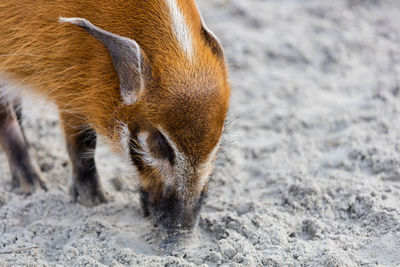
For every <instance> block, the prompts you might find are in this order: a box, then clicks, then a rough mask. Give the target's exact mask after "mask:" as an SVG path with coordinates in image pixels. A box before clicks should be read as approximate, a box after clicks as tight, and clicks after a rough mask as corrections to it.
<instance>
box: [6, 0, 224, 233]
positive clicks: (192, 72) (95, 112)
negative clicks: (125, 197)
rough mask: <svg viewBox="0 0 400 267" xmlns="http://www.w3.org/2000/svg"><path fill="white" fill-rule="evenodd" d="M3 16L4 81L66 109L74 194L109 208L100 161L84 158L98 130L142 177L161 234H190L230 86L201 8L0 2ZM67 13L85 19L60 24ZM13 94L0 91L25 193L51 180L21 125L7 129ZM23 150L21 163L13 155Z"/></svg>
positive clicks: (170, 2)
mask: <svg viewBox="0 0 400 267" xmlns="http://www.w3.org/2000/svg"><path fill="white" fill-rule="evenodd" d="M0 17H1V19H0V36H1V38H0V77H3V78H6V79H7V80H9V81H10V80H11V81H13V82H14V83H17V84H19V85H24V86H23V88H24V90H33V91H35V92H37V93H39V94H43V95H45V96H46V97H47V98H49V99H51V100H53V101H54V102H55V103H56V104H57V106H58V107H59V110H60V115H61V119H62V122H63V126H64V130H65V133H66V138H67V145H68V151H69V154H70V157H71V161H72V166H73V179H72V187H71V193H72V195H73V197H74V199H76V200H78V201H80V202H81V203H83V204H86V205H93V204H97V203H102V202H105V201H106V198H105V196H104V194H103V193H102V190H101V186H100V183H99V180H98V176H97V172H96V168H95V163H94V160H93V159H92V158H87V155H86V157H83V155H85V154H87V152H88V151H90V150H91V149H93V148H95V144H96V133H98V134H101V135H104V136H106V137H107V138H108V140H109V141H110V144H111V145H113V146H114V147H115V148H116V150H117V151H119V152H120V153H122V154H124V155H125V156H126V157H127V158H129V160H130V161H131V162H132V165H135V166H136V167H137V169H138V170H139V172H140V173H141V189H142V192H143V193H142V200H143V205H144V209H145V212H146V213H150V214H152V215H153V216H154V218H155V219H156V221H158V222H159V223H160V225H162V226H164V227H166V228H179V227H180V226H185V225H187V226H188V227H189V228H190V227H191V226H192V225H193V221H195V220H194V218H193V217H196V216H195V215H196V214H197V211H196V210H198V209H199V207H200V205H201V199H202V195H203V194H204V193H205V191H206V184H207V180H208V176H209V173H210V171H211V168H212V163H213V161H214V159H215V153H216V150H217V148H218V144H219V139H220V136H221V132H222V129H223V124H224V119H225V116H226V112H227V108H228V101H229V91H230V89H229V85H228V82H227V73H226V67H225V62H224V58H223V51H222V48H221V47H220V45H219V43H218V41H217V40H216V38H215V37H214V35H213V34H212V33H210V32H209V31H208V29H207V28H205V26H204V25H203V23H202V19H201V16H200V15H199V13H198V9H197V6H196V4H195V3H194V2H193V1H185V0H152V1H142V0H135V1H108V0H102V1H97V0H89V1H72V0H62V1H61V0H54V1H43V0H39V1H37V0H19V1H16V2H14V1H4V0H0ZM60 17H66V18H69V17H74V18H84V19H86V20H82V19H64V20H62V22H69V23H63V24H61V23H59V18H60ZM70 23H72V24H76V25H78V26H81V27H82V28H85V29H86V30H87V32H85V31H84V30H82V28H80V27H77V26H73V25H71V24H70ZM95 26H97V27H98V28H95ZM88 32H89V33H90V34H88ZM111 33H112V34H111ZM91 35H93V36H94V37H95V38H94V37H93V36H91ZM102 38H103V39H102ZM128 39H129V40H128ZM110 55H111V56H110ZM19 87H22V86H19ZM7 88H10V87H9V86H8V87H7ZM11 88H12V87H11ZM14 88H15V90H17V89H16V87H14ZM0 90H2V89H1V88H0ZM9 90H10V89H9ZM11 90H14V89H11ZM8 93H13V92H4V90H3V92H2V94H3V97H2V99H3V104H1V107H0V111H2V112H0V126H1V128H2V129H3V130H0V144H1V145H2V147H3V149H5V151H6V152H7V154H8V156H9V161H10V167H11V170H12V174H13V183H14V184H15V185H17V186H18V185H20V186H22V187H23V188H24V190H25V191H27V192H30V191H32V188H33V187H34V186H35V185H36V184H39V185H42V187H45V183H44V180H43V178H42V177H41V175H40V173H39V171H37V168H36V166H35V164H34V163H33V162H32V160H31V159H30V157H29V154H28V152H27V151H26V144H25V142H24V140H23V139H22V138H21V136H22V134H21V132H20V129H19V128H18V129H14V130H12V131H14V132H10V129H11V128H12V127H11V126H10V125H14V126H15V121H16V120H15V116H14V115H13V111H12V109H11V104H12V103H8V102H7V100H6V99H7V97H6V95H7V94H8ZM14 128H15V127H14ZM10 143H12V144H13V145H10ZM16 150H17V151H19V150H20V152H19V153H18V154H19V155H18V157H21V155H22V157H23V158H26V160H25V162H26V164H25V165H24V164H22V165H21V164H19V163H18V160H15V159H14V158H16V155H15V152H13V151H16ZM27 169H29V171H28V172H27V171H24V170H27ZM191 214H194V215H193V216H192V215H191ZM173 217H181V218H182V219H179V221H174V220H176V219H173ZM189 217H191V218H189ZM186 228H187V227H186Z"/></svg>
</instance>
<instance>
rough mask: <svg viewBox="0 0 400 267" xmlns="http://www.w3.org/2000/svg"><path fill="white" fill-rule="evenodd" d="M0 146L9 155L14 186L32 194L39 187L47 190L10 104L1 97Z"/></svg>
mask: <svg viewBox="0 0 400 267" xmlns="http://www.w3.org/2000/svg"><path fill="white" fill-rule="evenodd" d="M0 146H1V148H3V150H4V152H5V153H6V155H7V158H8V163H9V166H10V172H11V177H12V185H13V186H14V187H21V188H22V190H23V191H24V192H25V193H27V194H30V193H32V192H33V191H34V190H35V188H36V187H37V186H40V187H41V188H43V189H45V190H47V187H46V183H45V180H44V178H43V176H42V174H41V172H40V170H39V168H38V166H37V165H36V163H35V162H34V161H33V159H32V158H31V156H30V154H29V151H28V143H27V142H26V139H25V138H24V134H23V131H22V129H21V127H20V124H19V123H18V119H17V117H16V114H15V112H14V110H13V108H12V105H11V103H10V102H8V101H7V100H6V99H4V98H1V97H0Z"/></svg>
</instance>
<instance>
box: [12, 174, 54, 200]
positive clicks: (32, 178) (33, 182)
mask: <svg viewBox="0 0 400 267" xmlns="http://www.w3.org/2000/svg"><path fill="white" fill-rule="evenodd" d="M11 184H12V187H13V188H15V189H17V188H20V189H21V190H22V192H23V193H24V194H26V195H31V194H33V193H34V192H35V191H36V190H37V189H38V188H41V189H42V190H44V191H47V185H46V180H45V179H44V177H43V175H42V174H41V173H40V172H37V171H32V172H24V171H18V170H17V171H14V172H13V174H12V181H11Z"/></svg>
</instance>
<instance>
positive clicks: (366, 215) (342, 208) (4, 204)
mask: <svg viewBox="0 0 400 267" xmlns="http://www.w3.org/2000/svg"><path fill="white" fill-rule="evenodd" d="M199 4H200V6H201V8H202V10H203V14H204V16H205V18H206V20H207V21H208V24H209V26H210V28H212V29H213V30H214V31H215V32H216V33H217V34H218V36H220V38H221V40H222V42H223V44H224V46H225V49H226V53H227V57H228V58H229V62H230V66H231V77H232V79H231V80H232V86H233V99H232V108H231V114H230V124H229V125H230V126H229V131H228V135H227V136H226V138H225V139H226V141H225V145H224V149H223V151H222V153H221V154H220V156H219V159H218V162H217V170H216V174H215V176H214V178H213V181H212V183H211V185H210V191H209V198H208V200H207V203H206V205H205V206H204V209H203V210H202V213H201V216H200V219H199V225H198V227H197V228H196V231H195V233H194V235H193V236H192V237H191V238H190V239H189V240H188V241H187V242H186V243H184V244H182V245H181V246H179V247H176V248H174V249H172V251H170V252H168V253H166V252H163V251H161V250H159V249H158V239H157V236H156V235H155V234H154V232H155V229H154V228H153V226H152V224H151V222H150V221H148V220H147V219H144V218H143V217H142V214H141V210H140V207H139V200H138V194H137V192H136V182H135V179H134V178H132V177H131V176H128V175H121V173H126V172H125V171H124V169H125V167H124V166H122V164H121V163H120V161H119V160H118V159H117V158H114V157H112V156H110V154H109V153H108V152H107V149H106V148H105V147H104V146H101V147H100V151H99V153H98V154H97V159H98V165H99V168H100V171H101V174H102V180H103V183H104V186H105V188H106V190H107V191H108V192H109V193H110V195H112V196H113V201H112V202H111V203H110V204H107V205H102V206H99V207H95V208H92V209H89V208H85V207H82V206H80V205H76V204H73V203H71V202H70V199H69V196H68V194H67V186H68V175H69V163H68V160H67V157H66V151H65V148H64V143H63V139H62V134H61V132H60V129H59V128H58V122H57V116H56V115H55V114H56V113H55V112H54V111H53V112H52V111H46V112H44V111H41V112H37V111H36V112H34V109H31V108H30V107H29V103H28V104H26V106H27V109H26V110H28V112H26V114H27V116H26V117H27V119H26V121H25V126H26V128H27V135H28V138H29V140H30V141H31V143H32V147H33V150H34V155H35V157H36V159H37V160H38V162H39V164H40V166H41V168H42V170H43V172H44V173H45V175H46V177H47V179H48V181H49V186H50V188H51V189H50V191H49V192H47V193H43V192H38V193H36V194H35V195H33V196H29V197H25V196H23V195H21V194H19V193H18V192H12V191H10V187H11V186H10V182H9V172H8V165H7V162H6V159H5V156H4V154H3V153H2V152H0V266H15V265H17V264H20V265H21V266H22V265H24V266H29V265H30V266H83V265H85V266H104V265H107V266H108V265H113V266H132V265H133V266H136V265H137V266H153V265H154V266H199V265H202V264H204V266H206V265H208V266H217V265H225V266H261V265H265V266H400V253H399V251H400V81H399V77H400V76H399V73H400V23H399V19H400V2H399V1H396V0H393V1H391V0H347V1H343V0H335V1H325V0H319V1H312V0H309V1H307V0H297V1H295V0H279V1H278V0H263V1H262V0H246V1H243V0H203V1H200V3H199ZM42 106H45V105H42Z"/></svg>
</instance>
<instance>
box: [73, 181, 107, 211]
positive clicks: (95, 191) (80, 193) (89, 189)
mask: <svg viewBox="0 0 400 267" xmlns="http://www.w3.org/2000/svg"><path fill="white" fill-rule="evenodd" d="M70 194H71V197H72V201H73V202H75V203H79V204H81V205H83V206H85V207H94V206H98V205H100V204H103V203H108V198H107V196H106V194H105V193H104V192H103V190H102V189H101V188H93V186H90V185H83V184H81V185H75V184H73V185H72V186H71V188H70Z"/></svg>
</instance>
